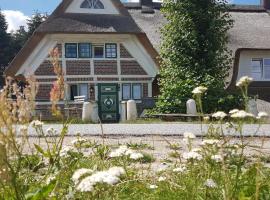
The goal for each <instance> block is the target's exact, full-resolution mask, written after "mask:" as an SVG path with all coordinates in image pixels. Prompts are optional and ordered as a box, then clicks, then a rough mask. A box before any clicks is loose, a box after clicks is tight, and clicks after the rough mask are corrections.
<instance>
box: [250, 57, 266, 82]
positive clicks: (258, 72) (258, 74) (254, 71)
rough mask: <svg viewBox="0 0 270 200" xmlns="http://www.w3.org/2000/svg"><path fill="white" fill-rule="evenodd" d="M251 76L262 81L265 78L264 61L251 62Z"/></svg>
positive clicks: (255, 60) (254, 60) (253, 60)
mask: <svg viewBox="0 0 270 200" xmlns="http://www.w3.org/2000/svg"><path fill="white" fill-rule="evenodd" d="M251 76H252V78H254V79H255V80H256V79H261V78H262V77H263V62H262V59H252V61H251Z"/></svg>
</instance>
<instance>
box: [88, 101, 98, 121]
mask: <svg viewBox="0 0 270 200" xmlns="http://www.w3.org/2000/svg"><path fill="white" fill-rule="evenodd" d="M90 103H91V109H92V111H91V119H90V120H91V121H92V122H94V123H99V116H98V104H97V103H96V102H90Z"/></svg>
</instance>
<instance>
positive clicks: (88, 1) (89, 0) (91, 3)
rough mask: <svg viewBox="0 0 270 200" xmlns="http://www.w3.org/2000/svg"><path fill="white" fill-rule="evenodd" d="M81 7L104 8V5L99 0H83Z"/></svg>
mask: <svg viewBox="0 0 270 200" xmlns="http://www.w3.org/2000/svg"><path fill="white" fill-rule="evenodd" d="M81 8H90V9H104V5H103V4H102V3H101V1H100V0H85V1H83V2H82V4H81Z"/></svg>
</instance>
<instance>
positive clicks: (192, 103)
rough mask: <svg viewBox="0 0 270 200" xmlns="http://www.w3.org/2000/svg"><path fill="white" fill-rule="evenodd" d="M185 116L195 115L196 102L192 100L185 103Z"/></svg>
mask: <svg viewBox="0 0 270 200" xmlns="http://www.w3.org/2000/svg"><path fill="white" fill-rule="evenodd" d="M186 106H187V114H188V115H197V114H198V113H197V107H196V101H195V100H194V99H189V100H188V101H187V103H186Z"/></svg>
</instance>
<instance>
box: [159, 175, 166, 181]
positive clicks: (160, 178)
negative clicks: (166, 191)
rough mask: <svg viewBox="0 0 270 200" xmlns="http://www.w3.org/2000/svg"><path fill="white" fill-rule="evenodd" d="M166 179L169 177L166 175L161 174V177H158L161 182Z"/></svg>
mask: <svg viewBox="0 0 270 200" xmlns="http://www.w3.org/2000/svg"><path fill="white" fill-rule="evenodd" d="M166 179H167V178H166V177H164V176H161V177H159V178H158V181H159V182H162V181H166Z"/></svg>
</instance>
